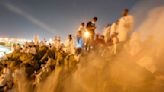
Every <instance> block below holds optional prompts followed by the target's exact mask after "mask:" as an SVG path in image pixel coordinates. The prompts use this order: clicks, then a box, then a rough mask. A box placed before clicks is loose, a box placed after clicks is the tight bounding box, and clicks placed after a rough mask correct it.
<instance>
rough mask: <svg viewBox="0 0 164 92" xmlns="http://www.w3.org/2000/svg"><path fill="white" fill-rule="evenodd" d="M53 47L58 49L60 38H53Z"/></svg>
mask: <svg viewBox="0 0 164 92" xmlns="http://www.w3.org/2000/svg"><path fill="white" fill-rule="evenodd" d="M54 46H55V47H56V49H57V50H59V49H60V47H61V41H60V37H57V36H56V37H55V41H54Z"/></svg>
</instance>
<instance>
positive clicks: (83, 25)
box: [78, 23, 86, 39]
mask: <svg viewBox="0 0 164 92" xmlns="http://www.w3.org/2000/svg"><path fill="white" fill-rule="evenodd" d="M78 31H81V34H82V38H83V39H84V32H85V31H86V30H85V24H84V23H81V24H80V27H79V29H78Z"/></svg>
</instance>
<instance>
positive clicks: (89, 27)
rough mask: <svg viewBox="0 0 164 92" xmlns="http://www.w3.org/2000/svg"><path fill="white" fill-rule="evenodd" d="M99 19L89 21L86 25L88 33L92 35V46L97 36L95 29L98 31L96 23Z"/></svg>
mask: <svg viewBox="0 0 164 92" xmlns="http://www.w3.org/2000/svg"><path fill="white" fill-rule="evenodd" d="M97 19H98V18H97V17H94V18H93V19H92V20H91V21H89V22H88V23H87V25H86V29H87V31H88V32H89V33H90V44H91V43H92V42H93V41H94V36H95V29H96V22H97Z"/></svg>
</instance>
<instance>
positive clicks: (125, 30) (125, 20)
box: [117, 9, 134, 42]
mask: <svg viewBox="0 0 164 92" xmlns="http://www.w3.org/2000/svg"><path fill="white" fill-rule="evenodd" d="M128 13H129V10H128V9H125V10H124V11H123V16H122V17H121V18H120V19H119V25H118V30H117V31H118V38H119V42H125V41H126V40H127V39H128V35H129V33H130V32H131V31H132V29H133V22H134V19H133V16H131V15H129V14H128Z"/></svg>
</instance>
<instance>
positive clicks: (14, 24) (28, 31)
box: [0, 0, 140, 39]
mask: <svg viewBox="0 0 164 92" xmlns="http://www.w3.org/2000/svg"><path fill="white" fill-rule="evenodd" d="M139 1H140V0H0V37H18V38H26V39H33V36H34V35H35V34H38V35H39V36H40V39H43V38H44V37H45V38H46V39H49V38H50V37H54V36H55V35H60V36H61V37H62V39H64V38H65V37H66V36H67V34H69V33H71V34H75V32H76V31H77V29H78V27H79V25H80V23H81V22H85V23H86V22H87V21H89V20H90V19H91V18H92V17H94V16H97V17H98V23H97V30H96V32H101V31H102V29H103V27H104V26H105V25H106V24H108V23H113V22H114V21H115V20H116V19H118V18H119V17H120V16H121V13H122V10H123V9H124V8H129V9H131V8H132V7H133V6H134V5H135V4H136V3H137V2H139Z"/></svg>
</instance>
